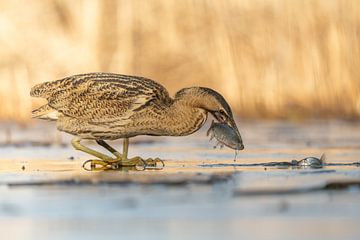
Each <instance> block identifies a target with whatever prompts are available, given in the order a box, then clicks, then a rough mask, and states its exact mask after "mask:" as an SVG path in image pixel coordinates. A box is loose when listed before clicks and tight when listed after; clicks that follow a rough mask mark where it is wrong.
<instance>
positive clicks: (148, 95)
mask: <svg viewBox="0 0 360 240" xmlns="http://www.w3.org/2000/svg"><path fill="white" fill-rule="evenodd" d="M30 95H31V96H33V97H42V98H45V99H47V101H48V102H47V104H45V105H43V106H41V107H40V108H38V109H35V110H33V111H32V117H34V118H39V119H46V120H52V121H56V122H57V129H58V130H60V131H64V132H67V133H70V134H72V135H74V136H75V138H74V139H73V140H72V142H71V143H72V145H73V147H74V148H75V149H77V150H80V151H83V152H85V153H88V154H90V155H92V156H94V157H96V158H97V159H94V160H89V161H91V163H92V164H100V165H101V166H106V167H108V168H119V167H122V166H136V165H145V166H147V165H156V164H158V163H159V162H162V161H161V160H160V159H158V158H155V159H151V158H149V159H146V160H144V159H142V158H141V157H133V158H128V147H129V138H131V137H135V136H138V135H151V136H186V135H189V134H192V133H194V132H195V131H197V130H199V129H200V128H201V126H202V125H203V124H204V123H205V121H206V119H207V115H208V113H210V114H212V115H213V116H214V117H215V119H217V121H219V122H221V123H225V124H227V125H228V126H229V127H231V129H233V131H234V132H235V133H236V134H237V135H238V136H239V138H240V139H241V136H240V133H239V131H238V128H237V126H236V123H235V121H234V118H233V114H232V111H231V108H230V106H229V104H228V103H227V102H226V101H225V99H224V97H223V96H221V94H219V93H218V92H216V91H214V90H212V89H210V88H205V87H189V88H184V89H181V90H180V91H178V92H177V93H176V94H175V97H174V98H171V97H170V96H169V93H168V91H167V90H166V89H165V88H164V87H163V86H162V85H160V84H159V83H157V82H155V81H153V80H151V79H147V78H144V77H137V76H127V75H121V74H114V73H88V74H80V75H74V76H70V77H66V78H63V79H60V80H56V81H52V82H44V83H41V84H38V85H36V86H34V87H33V88H32V89H31V93H30ZM119 138H123V139H124V141H123V152H122V153H120V152H118V151H116V150H115V149H114V148H112V147H111V146H110V145H108V144H107V143H106V142H105V140H115V139H119ZM82 139H90V140H95V141H96V142H97V143H98V144H99V145H100V146H102V147H104V148H106V149H107V150H108V151H109V152H110V153H111V154H113V155H114V157H110V156H108V155H105V154H103V153H100V152H98V151H95V150H93V149H90V148H88V147H86V146H84V145H83V144H81V143H80V141H81V140H82ZM242 148H243V145H242ZM242 148H241V149H242Z"/></svg>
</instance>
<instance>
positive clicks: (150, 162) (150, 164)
mask: <svg viewBox="0 0 360 240" xmlns="http://www.w3.org/2000/svg"><path fill="white" fill-rule="evenodd" d="M145 162H146V168H147V169H158V170H160V169H162V168H163V167H164V166H165V163H164V161H163V160H161V159H160V158H154V159H153V158H148V159H146V160H145Z"/></svg>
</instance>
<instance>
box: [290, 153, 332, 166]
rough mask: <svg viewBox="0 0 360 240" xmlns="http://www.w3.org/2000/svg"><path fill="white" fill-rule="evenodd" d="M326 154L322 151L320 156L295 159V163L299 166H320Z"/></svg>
mask: <svg viewBox="0 0 360 240" xmlns="http://www.w3.org/2000/svg"><path fill="white" fill-rule="evenodd" d="M325 159H326V156H325V154H324V153H323V154H322V155H321V157H320V158H317V157H307V158H304V159H301V160H299V161H297V165H298V166H301V167H313V168H321V167H322V166H323V165H324V163H325Z"/></svg>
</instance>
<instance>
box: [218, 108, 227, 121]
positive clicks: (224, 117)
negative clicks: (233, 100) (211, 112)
mask: <svg viewBox="0 0 360 240" xmlns="http://www.w3.org/2000/svg"><path fill="white" fill-rule="evenodd" d="M219 113H220V114H219V118H220V119H221V121H223V122H225V121H226V118H227V116H226V113H225V112H224V110H222V109H221V110H220V111H219Z"/></svg>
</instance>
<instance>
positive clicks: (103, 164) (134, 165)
mask: <svg viewBox="0 0 360 240" xmlns="http://www.w3.org/2000/svg"><path fill="white" fill-rule="evenodd" d="M89 165H90V166H89ZM146 165H147V164H146V162H145V161H144V160H143V159H141V158H140V157H134V158H131V159H124V160H123V159H111V160H101V159H90V160H87V161H85V162H84V163H83V168H84V169H85V170H88V171H97V170H138V171H140V170H145V168H146Z"/></svg>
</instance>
